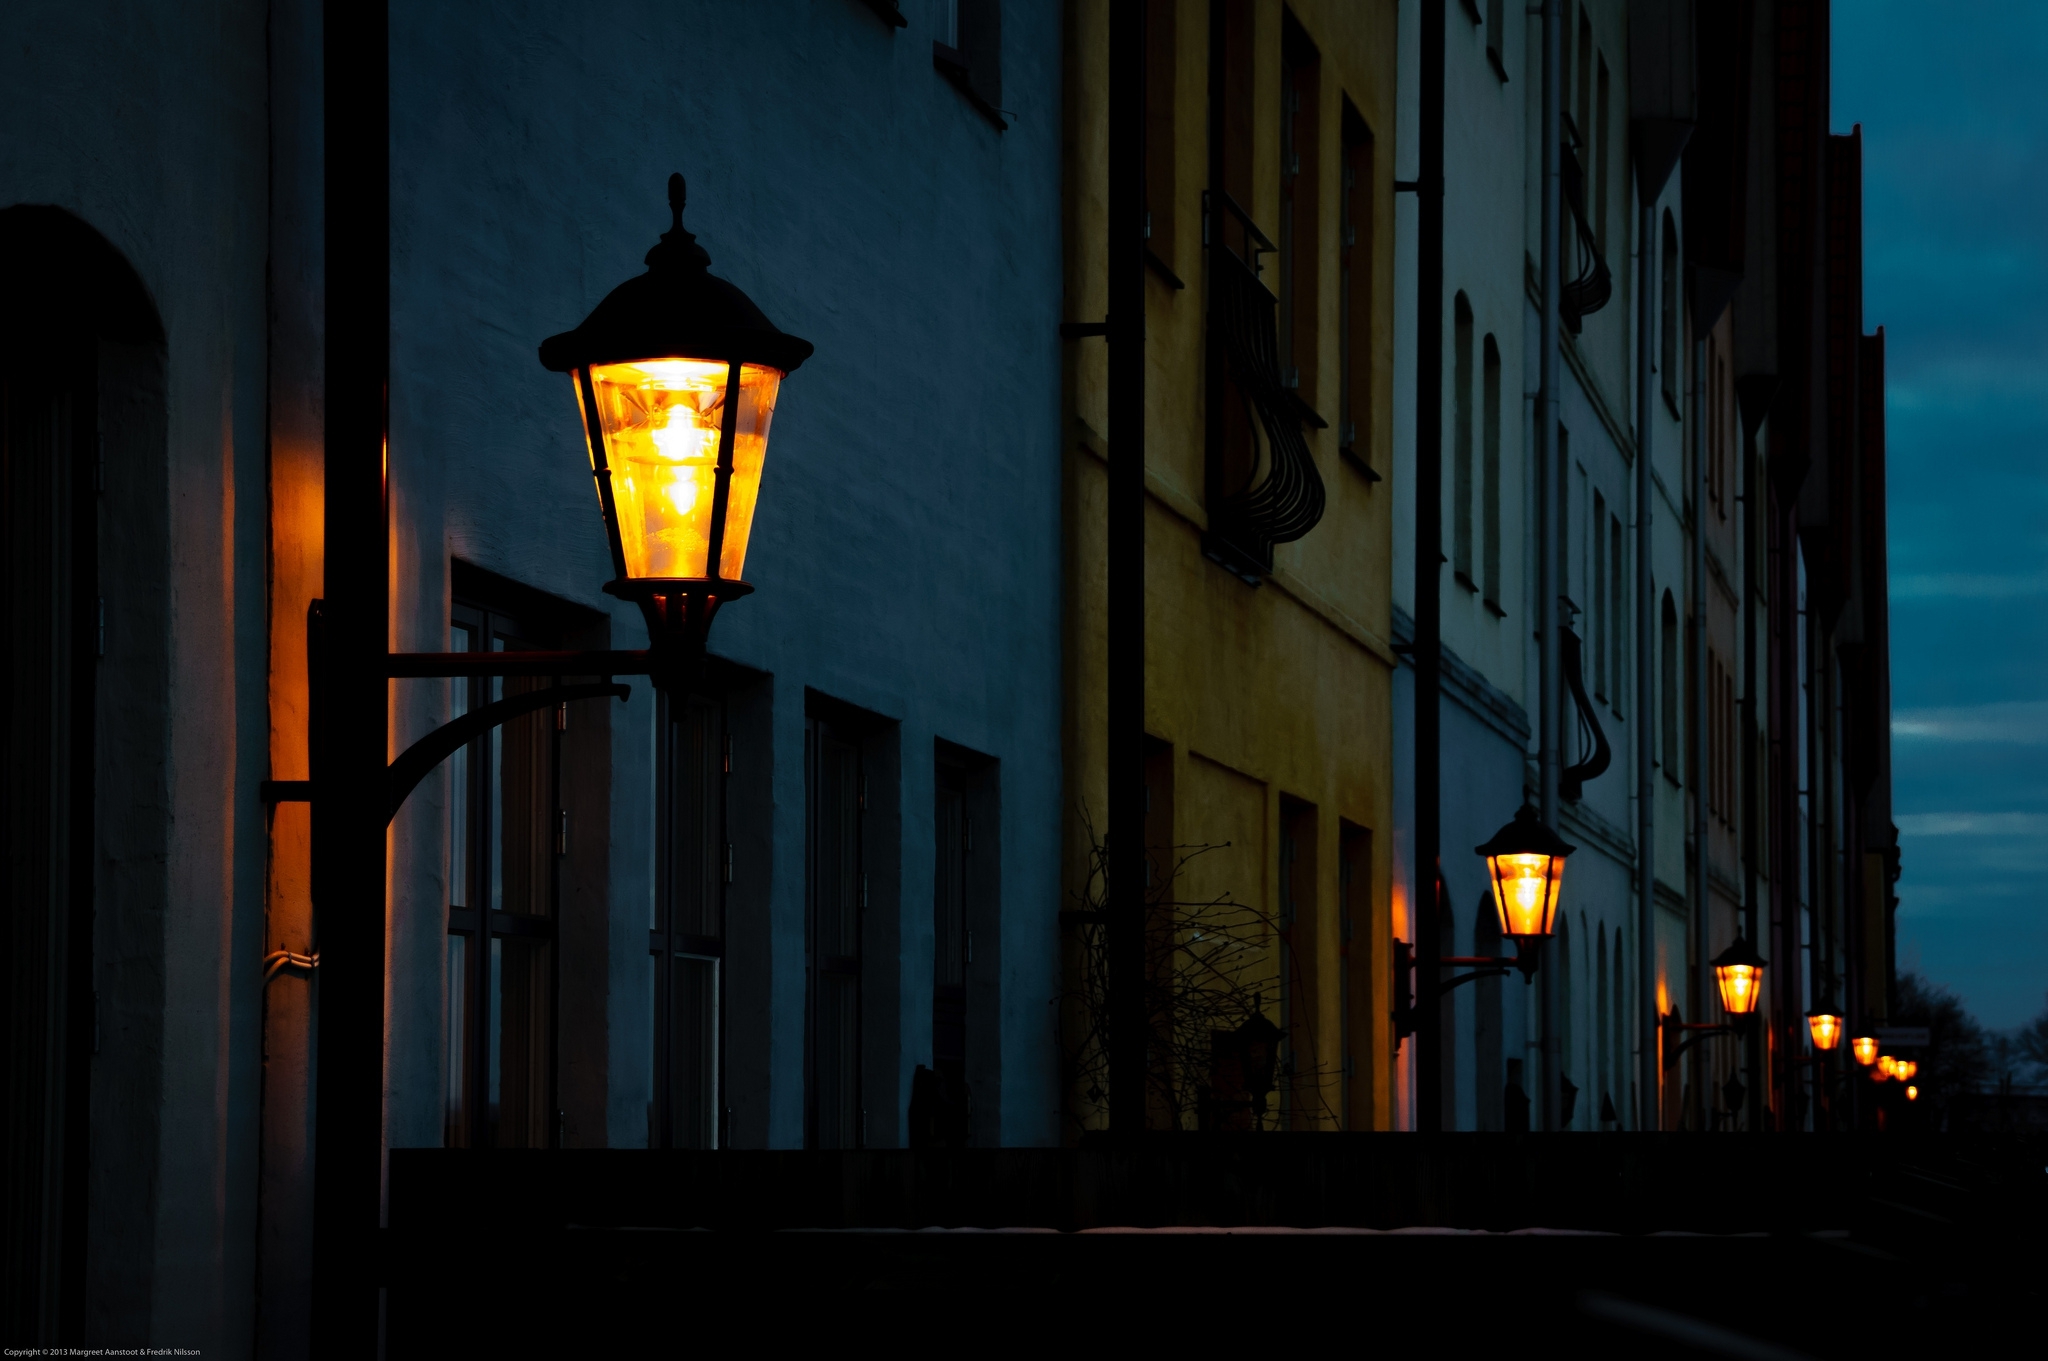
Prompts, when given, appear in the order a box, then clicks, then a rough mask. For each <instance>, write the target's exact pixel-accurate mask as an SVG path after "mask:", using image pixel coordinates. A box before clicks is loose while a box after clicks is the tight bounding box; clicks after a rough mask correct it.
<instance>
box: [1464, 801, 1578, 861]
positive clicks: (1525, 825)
mask: <svg viewBox="0 0 2048 1361" xmlns="http://www.w3.org/2000/svg"><path fill="white" fill-rule="evenodd" d="M1472 849H1473V850H1475V851H1477V852H1478V853H1479V854H1481V855H1484V856H1495V855H1554V856H1565V855H1570V854H1571V853H1572V852H1573V851H1575V850H1577V849H1578V847H1576V846H1572V845H1567V844H1566V842H1565V839H1564V838H1563V837H1561V836H1559V835H1558V834H1557V833H1556V832H1553V831H1551V830H1550V828H1548V827H1547V826H1545V825H1544V823H1543V819H1542V818H1541V817H1538V816H1537V814H1536V810H1535V808H1533V807H1532V806H1530V805H1529V804H1526V803H1525V804H1523V805H1522V810H1521V811H1520V812H1519V813H1516V814H1515V816H1514V819H1513V820H1512V821H1510V822H1509V823H1508V824H1507V825H1506V826H1505V827H1503V828H1501V829H1500V830H1499V831H1498V832H1495V833H1494V834H1493V840H1491V841H1488V842H1486V843H1484V844H1483V845H1479V846H1475V847H1473V848H1472Z"/></svg>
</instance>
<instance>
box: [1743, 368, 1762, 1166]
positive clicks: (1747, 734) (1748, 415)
mask: <svg viewBox="0 0 2048 1361" xmlns="http://www.w3.org/2000/svg"><path fill="white" fill-rule="evenodd" d="M1752 381H1753V380H1750V379H1744V380H1742V382H1743V383H1745V384H1747V383H1751V382H1752ZM1737 391H1738V394H1739V402H1738V404H1739V407H1740V411H1741V415H1742V570H1741V571H1740V572H1739V573H1737V574H1736V576H1737V579H1738V580H1740V581H1741V582H1742V752H1741V756H1740V763H1739V765H1738V767H1737V768H1738V769H1739V770H1741V772H1742V798H1741V803H1740V807H1741V809H1742V934H1743V935H1744V936H1745V937H1747V938H1748V939H1749V941H1750V942H1751V943H1752V944H1754V943H1756V942H1758V941H1761V940H1763V936H1762V934H1761V933H1760V930H1759V927H1760V923H1759V921H1758V918H1759V916H1760V915H1761V914H1760V911H1759V906H1760V905H1759V902H1758V896H1757V895H1758V887H1759V886H1758V883H1757V872H1756V855H1757V849H1758V846H1759V844H1760V842H1759V838H1760V837H1761V835H1762V831H1763V829H1762V827H1761V826H1760V825H1759V823H1758V817H1757V815H1758V812H1759V810H1758V808H1757V781H1758V779H1759V778H1761V776H1762V773H1763V772H1762V771H1760V770H1759V769H1758V768H1757V765H1758V762H1757V733H1758V731H1759V730H1758V727H1757V724H1758V723H1759V721H1760V715H1759V714H1758V712H1757V674H1758V668H1757V658H1758V653H1757V629H1756V591H1757V584H1758V576H1759V574H1758V571H1757V564H1758V563H1760V562H1761V561H1763V554H1762V552H1761V551H1760V550H1761V549H1762V547H1763V545H1762V543H1761V542H1760V540H1759V533H1760V530H1761V527H1762V525H1763V522H1764V512H1763V506H1762V502H1761V499H1760V498H1761V497H1762V496H1763V491H1762V489H1761V488H1760V487H1758V486H1757V480H1756V467H1757V449H1756V433H1757V428H1758V426H1759V425H1761V424H1762V421H1763V413H1764V406H1765V403H1764V401H1763V399H1762V398H1761V397H1760V396H1752V394H1751V393H1750V392H1748V391H1745V390H1743V389H1742V387H1741V386H1739V385H1738V388H1737ZM1764 579H1765V580H1768V577H1766V578H1764ZM1742 1045H1743V1061H1744V1066H1745V1068H1746V1069H1747V1071H1746V1072H1745V1073H1744V1075H1743V1081H1744V1082H1746V1083H1748V1084H1749V1128H1750V1130H1751V1132H1753V1133H1758V1134H1761V1133H1762V1132H1763V1130H1764V1114H1765V1112H1766V1110H1767V1109H1768V1103H1766V1102H1765V1100H1764V1092H1763V1037H1762V1036H1761V1035H1760V1034H1759V1033H1758V1028H1757V1027H1756V1026H1751V1027H1750V1030H1749V1034H1748V1036H1747V1037H1746V1038H1744V1040H1743V1042H1742Z"/></svg>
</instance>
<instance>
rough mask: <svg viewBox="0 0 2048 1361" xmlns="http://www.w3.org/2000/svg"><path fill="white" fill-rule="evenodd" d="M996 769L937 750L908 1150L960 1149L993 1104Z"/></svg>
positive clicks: (983, 759) (958, 752)
mask: <svg viewBox="0 0 2048 1361" xmlns="http://www.w3.org/2000/svg"><path fill="white" fill-rule="evenodd" d="M997 772H998V766H997V763H996V762H995V760H994V759H993V758H991V757H987V756H982V755H979V754H978V753H975V752H971V751H968V750H967V749H966V748H965V747H956V746H954V745H953V744H951V743H949V742H940V743H938V744H937V748H936V755H935V758H934V767H933V775H934V780H933V808H932V841H933V853H934V867H933V876H932V887H933V893H932V1059H931V1068H932V1073H933V1077H934V1081H933V1083H932V1088H933V1091H932V1093H931V1095H932V1097H933V1098H934V1106H933V1109H932V1110H931V1111H930V1113H929V1115H921V1113H920V1112H919V1111H917V1110H915V1109H913V1111H912V1114H911V1143H912V1144H913V1146H915V1145H918V1144H920V1143H923V1144H929V1145H934V1146H943V1147H949V1148H964V1147H966V1146H967V1145H968V1144H969V1143H970V1142H973V1141H974V1139H975V1133H974V1131H973V1130H972V1129H971V1128H970V1125H971V1113H972V1111H973V1110H975V1109H976V1108H977V1107H979V1108H982V1109H988V1110H992V1109H994V1106H995V1104H996V1096H997V1094H996V1091H995V1082H996V1075H997V1072H998V1070H999V1068H1000V1063H1001V1058H1000V1048H999V1046H998V1045H997V1044H996V1042H995V1037H996V1033H997V1021H996V1011H995V998H994V995H993V992H992V990H991V989H989V988H987V987H984V986H982V985H981V984H980V983H979V981H978V980H980V979H983V978H988V977H991V976H993V975H991V973H990V972H989V965H990V963H991V962H992V961H993V959H994V958H995V956H994V954H993V951H994V950H995V949H996V948H997V946H998V942H999V940H1000V930H999V921H998V914H997V902H996V900H997V895H998V892H999V887H998V885H999V880H1000V875H999V873H998V870H999V857H998V851H999V849H1000V847H999V843H998V835H997V833H998V830H999V828H1000V827H1001V822H1002V819H1001V816H1000V807H999V804H998V801H997ZM1147 839H1148V841H1149V839H1150V838H1149V837H1148V838H1147ZM912 1100H913V1103H914V1102H915V1100H916V1096H915V1093H914V1092H913V1096H912ZM987 1142H994V1140H993V1139H989V1140H987Z"/></svg>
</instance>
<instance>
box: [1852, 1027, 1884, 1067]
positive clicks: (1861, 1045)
mask: <svg viewBox="0 0 2048 1361" xmlns="http://www.w3.org/2000/svg"><path fill="white" fill-rule="evenodd" d="M1849 1052H1850V1053H1852V1054H1854V1055H1855V1056H1856V1062H1858V1063H1860V1064H1862V1065H1863V1066H1864V1067H1865V1068H1868V1067H1870V1066H1871V1065H1872V1064H1874V1063H1876V1062H1877V1036H1875V1035H1858V1036H1857V1037H1856V1038H1855V1039H1853V1040H1851V1041H1849Z"/></svg>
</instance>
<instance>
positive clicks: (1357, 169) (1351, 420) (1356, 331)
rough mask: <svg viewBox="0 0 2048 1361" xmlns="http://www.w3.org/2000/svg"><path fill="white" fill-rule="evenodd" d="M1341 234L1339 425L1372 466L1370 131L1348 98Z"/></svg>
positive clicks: (1363, 465) (1348, 444)
mask: <svg viewBox="0 0 2048 1361" xmlns="http://www.w3.org/2000/svg"><path fill="white" fill-rule="evenodd" d="M1343 117H1344V127H1343V133H1344V193H1343V196H1342V199H1341V209H1342V219H1343V228H1342V230H1343V236H1342V238H1341V240H1340V241H1339V243H1338V249H1337V366H1338V368H1339V369H1340V370H1342V373H1341V375H1340V381H1339V389H1338V396H1337V401H1338V411H1337V431H1338V442H1339V444H1340V445H1341V446H1342V452H1343V454H1344V456H1345V457H1346V458H1348V459H1350V460H1352V462H1353V463H1354V465H1355V466H1356V467H1358V468H1359V469H1360V470H1361V471H1363V472H1364V473H1365V474H1366V475H1367V476H1368V477H1370V478H1371V479H1372V480H1374V481H1378V480H1379V475H1378V474H1377V473H1375V472H1373V470H1372V459H1371V456H1370V455H1371V449H1372V438H1371V433H1370V431H1371V425H1372V415H1371V413H1372V345H1371V336H1372V270H1373V263H1372V239H1373V238H1372V214H1373V180H1372V146H1373V144H1372V132H1371V130H1370V129H1368V128H1367V127H1366V125H1365V119H1364V118H1362V117H1360V116H1359V112H1358V110H1357V108H1355V107H1354V106H1353V105H1352V103H1351V101H1350V100H1349V99H1346V100H1345V101H1344V116H1343Z"/></svg>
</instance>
